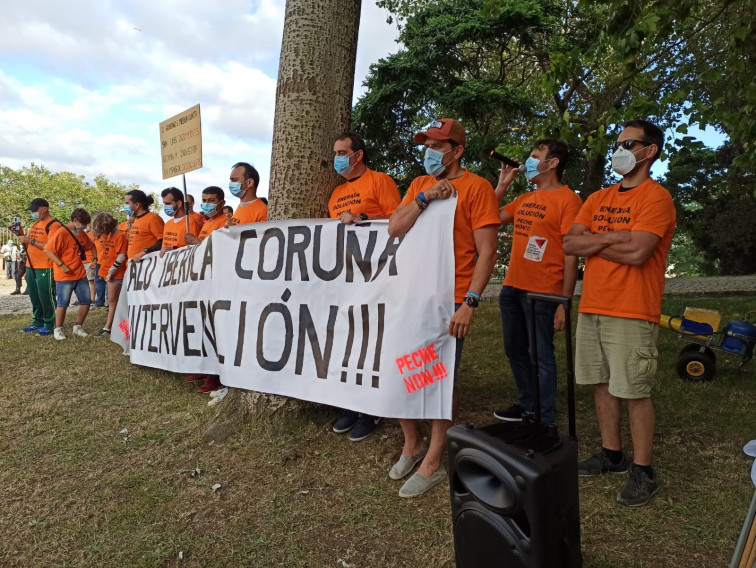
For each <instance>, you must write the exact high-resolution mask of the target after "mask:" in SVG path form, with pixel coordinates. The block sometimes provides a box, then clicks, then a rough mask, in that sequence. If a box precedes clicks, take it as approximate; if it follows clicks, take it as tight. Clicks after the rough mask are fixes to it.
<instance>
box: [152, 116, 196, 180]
mask: <svg viewBox="0 0 756 568" xmlns="http://www.w3.org/2000/svg"><path fill="white" fill-rule="evenodd" d="M160 157H161V159H162V161H163V179H168V178H171V177H174V176H177V175H181V174H185V173H186V172H191V171H192V170H198V169H199V168H201V167H202V124H201V120H200V106H199V105H195V106H193V107H192V108H189V109H187V110H185V111H184V112H180V113H178V114H177V115H176V116H172V117H171V118H169V119H168V120H164V121H163V122H161V123H160Z"/></svg>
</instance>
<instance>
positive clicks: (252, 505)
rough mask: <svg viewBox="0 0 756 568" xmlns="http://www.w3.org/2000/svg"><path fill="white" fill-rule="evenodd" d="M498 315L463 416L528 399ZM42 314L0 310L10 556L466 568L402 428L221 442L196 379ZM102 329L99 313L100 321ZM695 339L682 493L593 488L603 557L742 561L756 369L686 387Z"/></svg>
mask: <svg viewBox="0 0 756 568" xmlns="http://www.w3.org/2000/svg"><path fill="white" fill-rule="evenodd" d="M686 305H693V306H697V307H708V308H716V309H719V310H720V311H721V312H722V313H723V321H725V322H726V321H728V320H731V319H742V315H743V314H744V313H745V312H746V311H747V310H749V309H756V297H738V298H712V299H690V298H687V299H670V300H666V301H665V304H664V308H665V309H664V311H665V313H669V314H672V315H677V314H680V313H682V310H683V308H684V307H685V306H686ZM498 318H499V315H498V309H497V307H496V306H495V305H493V304H485V305H483V306H482V307H481V308H480V309H479V310H478V315H477V319H476V321H475V324H474V326H473V332H472V334H471V335H470V337H469V338H468V340H467V342H466V345H465V353H464V356H463V360H462V368H461V374H460V381H459V390H460V394H461V401H462V404H461V412H460V416H459V420H458V421H459V422H471V423H474V424H477V425H485V424H489V423H491V422H492V421H493V418H492V416H491V412H492V411H493V410H495V409H496V408H500V407H502V406H506V405H509V404H510V403H512V402H513V401H514V400H515V391H514V386H513V381H512V378H511V374H510V371H509V367H508V364H507V362H506V359H505V357H504V354H503V349H502V348H501V347H500V345H501V337H500V336H501V331H500V324H499V319H498ZM71 320H72V315H70V314H69V322H68V329H69V330H70V326H71V323H72V322H71ZM28 321H29V318H28V316H5V317H0V346H1V347H0V365H2V380H1V381H0V426H1V429H0V432H1V438H0V488H2V508H1V509H0V511H1V512H0V566H3V567H5V566H19V567H27V566H86V567H90V566H107V567H113V566H254V567H257V566H260V567H267V566H282V567H287V568H293V567H311V568H320V567H334V568H342V567H346V566H349V567H353V568H373V567H375V568H381V567H389V566H391V567H401V568H404V567H420V568H422V567H434V568H436V567H438V568H442V567H453V566H454V553H453V537H452V533H451V518H450V509H449V494H448V487H447V486H440V487H439V488H437V489H435V490H433V491H432V492H431V493H430V494H429V495H426V496H424V497H421V498H418V499H412V500H404V499H400V498H399V497H398V496H397V491H398V490H399V487H400V484H401V482H395V481H392V480H390V479H389V478H388V470H389V469H390V467H391V465H392V464H393V462H394V461H395V460H396V459H397V458H398V455H399V451H400V449H401V440H402V437H401V430H400V428H399V425H398V423H397V422H396V421H393V420H391V421H388V422H387V423H385V424H384V425H383V426H381V428H380V429H379V431H378V433H377V434H376V435H375V436H372V437H371V438H368V439H367V440H365V441H363V442H360V443H359V444H354V443H350V442H349V441H348V440H347V439H346V438H345V437H342V436H337V435H335V434H333V433H332V432H331V431H330V423H331V420H332V419H333V418H334V416H335V412H334V411H333V410H331V409H328V408H321V409H310V410H306V411H303V412H301V413H299V414H291V413H289V414H282V415H279V416H276V417H275V418H273V419H265V420H258V421H257V422H255V423H251V424H249V425H248V426H247V427H246V428H245V429H243V430H242V431H241V432H240V433H239V434H237V435H236V436H234V437H232V438H230V439H229V440H228V441H226V442H224V443H209V444H208V443H207V442H205V441H203V437H202V434H203V432H204V430H205V427H206V425H207V424H208V423H209V422H210V420H211V419H212V418H213V416H214V414H215V412H216V411H215V410H213V409H211V408H208V407H207V406H206V402H207V400H208V398H207V396H205V395H198V394H196V392H195V391H196V389H197V384H196V383H191V384H189V383H185V382H184V381H183V377H182V376H178V375H175V374H172V373H167V372H163V371H159V370H155V369H148V368H144V367H136V366H132V365H130V364H129V363H128V361H127V359H126V358H125V357H123V356H122V355H121V353H120V349H119V348H118V347H117V346H116V345H115V344H112V343H110V342H109V341H107V340H103V339H101V338H96V337H88V338H86V339H80V338H73V337H71V335H72V334H70V333H69V339H68V340H67V341H62V342H56V341H53V340H52V339H51V338H40V337H28V336H25V335H24V334H21V333H19V331H18V330H19V329H20V328H21V327H23V326H24V325H26V324H27V323H28ZM103 322H104V314H103V312H94V313H92V314H91V315H90V321H89V322H88V324H87V326H86V327H87V328H88V329H89V331H95V330H97V329H99V327H100V326H101V325H102V323H103ZM559 342H561V343H559V348H560V350H561V351H562V352H563V349H564V346H563V337H560V338H559ZM681 347H682V343H681V342H680V341H679V340H678V339H677V336H676V335H675V334H674V333H673V332H671V331H667V330H661V331H660V342H659V349H660V357H659V373H658V377H657V378H658V381H657V388H656V391H655V394H654V397H655V404H656V409H657V432H656V452H655V465H656V467H657V471H658V473H659V475H660V476H661V478H662V480H663V482H664V484H665V487H664V488H663V490H662V491H661V492H660V493H659V495H658V496H657V497H656V498H655V499H654V500H653V501H652V503H651V504H650V505H649V506H647V507H643V508H639V509H629V508H625V507H622V506H620V505H618V504H617V503H616V502H615V496H616V493H617V492H618V491H619V489H620V488H621V487H622V485H623V483H624V476H610V477H600V478H595V479H581V480H580V501H581V503H580V504H581V516H582V535H583V555H584V558H585V566H587V567H592V566H596V567H598V566H600V567H640V566H643V567H656V566H659V567H671V566H675V567H677V566H704V567H709V566H711V567H720V566H726V565H727V563H728V562H729V559H730V557H731V555H732V551H733V549H734V546H735V541H736V539H737V536H738V533H739V531H740V528H741V525H742V523H743V519H744V517H745V514H746V511H747V509H748V504H749V502H750V499H751V496H752V495H753V490H754V488H753V485H752V484H751V481H750V477H749V471H750V460H749V459H748V458H747V457H746V456H745V455H743V453H742V447H743V445H744V444H745V443H746V442H747V441H749V440H751V439H752V438H756V419H755V418H754V417H755V416H756V363H751V364H750V365H749V367H746V370H745V371H744V372H742V373H741V374H740V375H739V376H737V375H736V374H735V369H736V368H737V364H738V362H739V360H738V359H737V358H735V357H730V356H724V355H722V356H720V357H719V360H718V368H717V375H716V378H715V379H714V381H713V382H710V383H705V384H694V383H689V382H684V381H682V380H680V379H679V378H678V377H677V375H676V372H675V362H676V359H677V352H678V351H679V349H680V348H681ZM718 355H719V354H718ZM561 359H562V360H563V359H564V357H563V356H562V357H561ZM561 380H562V382H561V383H560V392H559V395H558V396H559V398H558V402H559V405H560V409H561V410H562V411H561V412H560V414H559V423H560V429H562V430H563V431H566V417H565V414H564V408H565V404H564V401H565V400H566V397H565V394H564V393H565V389H564V382H563V375H562V379H561ZM577 397H578V398H577V411H578V416H577V426H578V437H579V439H580V447H581V455H582V456H585V455H587V454H589V453H592V452H593V451H595V449H596V448H597V447H598V446H599V438H598V429H597V425H596V417H595V411H594V408H593V399H592V392H591V390H590V389H589V388H583V387H580V388H578V389H577ZM625 426H626V423H625ZM626 449H630V448H629V440H628V443H627V444H626Z"/></svg>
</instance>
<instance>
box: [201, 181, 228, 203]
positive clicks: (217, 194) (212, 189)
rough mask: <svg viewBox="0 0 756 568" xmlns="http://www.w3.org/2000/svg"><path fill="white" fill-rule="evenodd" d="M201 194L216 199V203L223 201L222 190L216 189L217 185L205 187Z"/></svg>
mask: <svg viewBox="0 0 756 568" xmlns="http://www.w3.org/2000/svg"><path fill="white" fill-rule="evenodd" d="M202 193H207V194H208V195H214V196H215V197H217V198H218V201H223V197H224V195H225V194H224V193H223V190H222V189H221V188H220V187H218V186H217V185H211V186H208V187H206V188H205V189H203V190H202Z"/></svg>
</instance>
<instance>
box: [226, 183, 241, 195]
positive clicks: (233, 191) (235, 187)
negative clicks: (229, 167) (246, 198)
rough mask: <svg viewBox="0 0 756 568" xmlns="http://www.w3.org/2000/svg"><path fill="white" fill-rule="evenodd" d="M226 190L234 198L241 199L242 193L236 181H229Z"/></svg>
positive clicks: (239, 184)
mask: <svg viewBox="0 0 756 568" xmlns="http://www.w3.org/2000/svg"><path fill="white" fill-rule="evenodd" d="M228 190H229V191H230V192H231V195H233V196H234V197H241V196H242V194H243V193H244V191H243V190H242V186H241V183H239V182H238V181H231V182H229V183H228Z"/></svg>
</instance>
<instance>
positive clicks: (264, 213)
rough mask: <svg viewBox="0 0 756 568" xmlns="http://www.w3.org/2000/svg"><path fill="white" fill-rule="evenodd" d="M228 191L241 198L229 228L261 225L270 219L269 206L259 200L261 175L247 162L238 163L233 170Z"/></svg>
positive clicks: (230, 220)
mask: <svg viewBox="0 0 756 568" xmlns="http://www.w3.org/2000/svg"><path fill="white" fill-rule="evenodd" d="M229 180H230V181H229V183H228V190H229V191H230V192H231V195H233V196H234V197H238V198H239V201H240V203H239V206H238V207H237V208H236V211H235V212H234V214H233V216H232V217H231V219H229V221H228V226H229V227H230V226H232V225H245V224H247V223H259V222H261V221H265V220H267V218H268V206H267V205H266V204H265V202H263V200H262V199H258V198H257V186H258V185H259V184H260V174H259V173H258V172H257V170H256V169H255V168H254V166H252V165H250V164H248V163H246V162H238V163H236V164H234V165H233V167H232V168H231V175H230V176H229Z"/></svg>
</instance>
